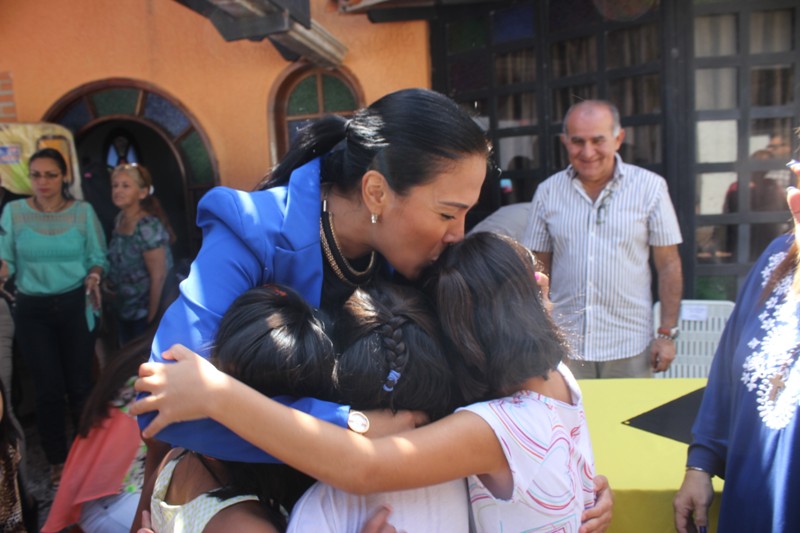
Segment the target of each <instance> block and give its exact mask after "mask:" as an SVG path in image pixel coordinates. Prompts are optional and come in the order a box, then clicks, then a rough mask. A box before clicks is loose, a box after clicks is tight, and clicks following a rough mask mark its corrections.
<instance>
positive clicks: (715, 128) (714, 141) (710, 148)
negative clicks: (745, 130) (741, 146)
mask: <svg viewBox="0 0 800 533" xmlns="http://www.w3.org/2000/svg"><path fill="white" fill-rule="evenodd" d="M736 133H737V132H736V121H735V120H701V121H698V122H697V161H698V162H699V163H726V162H729V161H736V154H737V150H736V147H737V143H738V138H737V135H736Z"/></svg>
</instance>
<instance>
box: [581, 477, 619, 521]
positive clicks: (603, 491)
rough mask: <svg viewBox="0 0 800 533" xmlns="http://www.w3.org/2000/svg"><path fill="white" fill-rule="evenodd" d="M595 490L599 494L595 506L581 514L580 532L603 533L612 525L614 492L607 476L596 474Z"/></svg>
mask: <svg viewBox="0 0 800 533" xmlns="http://www.w3.org/2000/svg"><path fill="white" fill-rule="evenodd" d="M594 492H595V494H597V502H595V504H594V507H592V508H591V509H586V510H585V511H584V512H583V514H582V515H581V528H580V529H579V530H578V531H579V533H594V532H597V533H602V532H603V531H605V530H606V529H608V526H609V525H611V514H612V511H613V510H614V494H613V493H612V492H611V487H610V486H609V485H608V478H607V477H606V476H601V475H597V476H594Z"/></svg>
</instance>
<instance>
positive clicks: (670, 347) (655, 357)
mask: <svg viewBox="0 0 800 533" xmlns="http://www.w3.org/2000/svg"><path fill="white" fill-rule="evenodd" d="M653 262H654V263H655V266H656V272H657V274H658V299H659V300H660V301H661V324H659V326H663V327H665V328H673V327H675V326H676V325H677V324H678V318H679V316H680V309H681V298H682V297H683V270H682V268H681V257H680V254H679V253H678V246H677V245H672V246H653ZM651 358H652V361H651V364H652V367H653V371H654V372H663V371H665V370H667V369H668V368H669V366H670V365H671V364H672V361H673V360H674V359H675V341H671V340H668V339H659V338H656V339H654V340H653V344H652V347H651Z"/></svg>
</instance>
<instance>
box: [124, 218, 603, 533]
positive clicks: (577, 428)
mask: <svg viewBox="0 0 800 533" xmlns="http://www.w3.org/2000/svg"><path fill="white" fill-rule="evenodd" d="M534 262H535V261H534V258H533V256H532V254H531V253H530V252H529V251H528V250H527V249H526V248H524V247H523V246H521V245H519V244H518V243H516V242H515V241H512V240H510V239H508V238H504V237H502V236H499V235H496V234H491V233H476V234H473V235H470V236H468V237H467V238H466V239H464V240H463V241H461V242H459V243H456V244H453V245H452V246H450V247H449V248H448V249H447V250H446V251H445V252H444V253H443V254H442V255H441V256H440V258H439V260H438V261H437V263H436V264H435V265H434V272H433V273H432V275H431V277H430V278H429V281H428V284H427V287H428V290H429V291H430V294H431V295H432V296H433V298H434V301H435V303H436V308H437V312H438V315H439V319H440V321H441V325H442V329H443V332H444V338H445V342H446V344H445V347H446V349H447V355H448V357H449V360H450V365H451V367H452V368H453V370H454V374H455V377H456V383H457V385H458V388H459V392H460V398H459V400H460V401H463V403H465V404H471V405H468V406H467V407H465V408H462V409H459V410H457V411H456V412H455V413H454V414H452V415H449V416H447V417H445V418H443V419H441V420H438V421H436V422H434V423H432V424H429V425H426V426H424V427H421V428H417V429H415V430H412V431H407V432H405V433H401V434H399V435H394V436H389V437H382V438H378V439H367V438H364V437H363V436H362V435H358V434H355V433H354V432H352V431H350V432H348V431H345V430H341V429H340V428H337V427H335V426H333V425H331V424H328V423H325V422H321V421H319V420H317V419H315V418H313V417H311V416H309V415H306V414H303V413H299V412H297V411H295V410H292V409H290V408H287V407H285V406H283V405H281V404H279V403H278V402H276V401H273V400H271V399H269V398H266V397H264V396H262V395H260V394H258V393H257V392H256V391H253V390H252V389H250V388H248V387H247V386H245V385H244V384H242V383H240V382H237V381H235V380H233V379H231V378H230V376H227V375H225V374H223V373H221V372H218V371H217V370H216V369H215V368H214V367H213V366H212V365H210V364H208V363H207V362H206V361H205V360H204V359H202V358H201V357H199V356H196V355H194V354H192V353H191V352H189V351H188V350H186V349H184V348H182V347H174V348H173V349H172V350H170V352H171V356H172V357H173V358H174V359H176V360H177V364H175V365H165V367H167V368H156V367H153V366H152V365H151V364H149V363H148V364H145V365H143V366H142V367H141V368H140V372H139V375H140V378H139V380H138V381H137V385H136V386H137V388H138V389H140V390H146V391H148V392H150V393H152V395H151V396H149V397H148V398H145V399H143V400H140V401H139V402H138V403H137V405H136V406H135V407H134V410H136V411H137V412H144V411H151V410H159V411H160V412H159V415H158V416H157V417H156V418H155V420H154V421H153V422H152V424H151V425H150V426H148V427H147V428H146V429H145V430H144V434H145V435H153V434H155V433H156V432H158V430H159V429H160V428H161V427H163V426H164V425H166V424H168V423H170V422H171V421H176V420H186V419H194V418H200V417H206V416H208V417H211V418H213V419H214V420H216V421H218V422H220V423H222V424H223V425H225V426H227V427H229V428H230V429H231V430H233V431H235V432H236V433H237V434H239V435H240V436H242V437H243V438H245V439H247V440H248V441H250V442H252V443H253V444H255V445H256V446H258V447H259V448H261V449H263V450H265V451H267V452H268V453H270V454H272V455H274V456H275V457H277V458H279V459H281V460H283V461H285V462H286V463H287V464H290V465H292V466H295V467H296V468H299V469H300V470H302V471H304V472H306V473H308V474H309V475H311V476H313V477H315V478H317V479H319V480H321V481H324V482H326V483H329V484H331V485H333V486H335V487H337V488H339V489H342V490H345V491H348V492H351V493H355V494H369V493H373V492H376V491H388V490H402V489H409V488H416V487H424V486H430V485H434V484H436V483H442V482H445V481H449V480H454V479H460V478H464V477H468V484H469V492H470V504H471V511H472V518H473V520H474V524H473V525H474V531H476V532H478V533H481V532H496V531H504V532H506V533H510V532H519V531H531V530H536V529H537V528H542V529H547V528H549V530H556V529H561V530H563V531H569V532H575V531H580V532H581V533H583V532H586V531H590V530H591V531H602V530H604V529H605V528H606V527H607V526H608V523H609V522H610V513H603V514H602V515H600V516H597V515H595V517H594V518H590V519H589V520H587V521H583V518H585V517H587V515H589V516H591V515H592V513H587V510H588V509H589V508H591V507H593V506H594V503H595V492H594V487H593V478H594V465H593V454H592V448H591V443H590V440H589V434H588V428H587V426H586V421H585V416H584V410H583V405H582V402H581V393H580V389H579V387H578V385H577V382H576V381H575V379H574V378H573V376H572V374H571V373H570V371H569V369H568V368H567V367H566V365H565V364H564V362H563V361H564V359H565V357H566V356H567V351H568V349H567V347H566V344H565V343H564V341H563V339H562V336H561V334H560V332H559V331H558V329H557V328H556V326H555V325H554V324H553V322H552V320H551V318H550V316H549V315H548V313H547V311H546V310H545V308H544V306H543V305H542V297H541V293H540V290H539V288H538V287H537V284H536V272H535V266H534ZM401 374H402V373H401ZM402 383H403V376H402V375H401V377H400V379H399V380H398V381H397V385H398V386H399V385H400V384H402ZM265 427H268V428H269V431H264V430H263V428H265ZM597 477H598V478H602V476H597ZM594 485H596V486H600V487H602V486H604V485H605V486H607V482H606V481H605V479H602V480H601V481H600V482H597V480H595V482H594ZM445 530H450V529H447V528H445Z"/></svg>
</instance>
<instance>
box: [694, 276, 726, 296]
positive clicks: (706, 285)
mask: <svg viewBox="0 0 800 533" xmlns="http://www.w3.org/2000/svg"><path fill="white" fill-rule="evenodd" d="M694 292H695V298H697V299H698V300H731V301H735V300H736V276H698V277H697V281H696V282H695V286H694Z"/></svg>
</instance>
